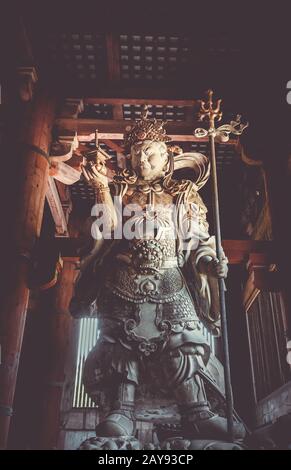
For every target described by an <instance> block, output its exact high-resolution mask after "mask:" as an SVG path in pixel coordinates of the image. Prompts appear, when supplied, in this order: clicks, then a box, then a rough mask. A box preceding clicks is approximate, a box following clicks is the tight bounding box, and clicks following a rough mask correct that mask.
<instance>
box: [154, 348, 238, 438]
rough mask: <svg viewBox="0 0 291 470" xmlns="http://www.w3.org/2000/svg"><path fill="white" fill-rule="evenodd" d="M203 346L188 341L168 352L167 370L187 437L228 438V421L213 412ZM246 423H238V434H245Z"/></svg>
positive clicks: (166, 358) (164, 365) (164, 367)
mask: <svg viewBox="0 0 291 470" xmlns="http://www.w3.org/2000/svg"><path fill="white" fill-rule="evenodd" d="M202 356H203V346H202V345H198V346H197V345H194V344H185V345H181V346H180V347H178V348H176V349H174V350H170V351H168V352H167V354H166V355H165V356H164V360H163V371H164V377H165V380H166V381H167V384H168V387H169V389H170V390H172V391H173V394H174V397H175V399H176V402H177V404H178V407H179V411H180V414H181V425H182V431H183V435H184V436H183V437H187V438H196V439H197V438H198V439H218V440H227V438H228V435H227V421H226V419H225V418H223V417H221V416H218V415H216V414H215V413H213V412H212V411H211V409H210V407H209V403H208V401H207V397H206V393H205V389H204V384H203V380H202V379H201V377H200V376H199V370H200V369H202V368H203V367H204V364H203V361H202ZM244 434H245V431H244V426H243V425H241V424H240V423H235V438H237V439H239V438H243V437H244Z"/></svg>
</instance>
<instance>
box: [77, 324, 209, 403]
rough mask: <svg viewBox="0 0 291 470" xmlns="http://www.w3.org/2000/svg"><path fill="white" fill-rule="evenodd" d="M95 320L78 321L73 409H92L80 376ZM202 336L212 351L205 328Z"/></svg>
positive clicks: (94, 336) (92, 341) (92, 343)
mask: <svg viewBox="0 0 291 470" xmlns="http://www.w3.org/2000/svg"><path fill="white" fill-rule="evenodd" d="M97 323H98V321H97V318H82V319H81V320H80V329H79V341H78V352H77V366H76V377H75V388H74V398H73V407H75V408H94V406H95V405H94V402H93V401H92V400H91V398H90V397H89V396H88V395H87V393H86V392H85V390H84V386H83V384H82V374H83V369H84V363H85V360H86V357H87V355H88V353H89V352H90V350H91V349H92V348H93V346H95V344H96V341H97V339H98V327H97ZM202 332H203V335H204V337H205V339H206V341H208V343H209V345H210V348H211V350H212V351H214V338H213V336H212V335H211V334H210V333H209V332H208V331H207V329H206V328H205V327H202Z"/></svg>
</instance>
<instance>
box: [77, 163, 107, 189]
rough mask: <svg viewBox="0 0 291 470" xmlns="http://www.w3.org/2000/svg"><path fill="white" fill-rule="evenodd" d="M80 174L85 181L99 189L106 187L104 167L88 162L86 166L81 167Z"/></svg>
mask: <svg viewBox="0 0 291 470" xmlns="http://www.w3.org/2000/svg"><path fill="white" fill-rule="evenodd" d="M82 173H83V175H84V177H85V179H86V180H87V181H88V182H89V183H91V184H93V185H94V186H98V187H100V188H107V187H108V178H107V176H106V173H107V170H106V166H105V165H104V164H102V163H100V162H97V163H95V162H92V161H88V162H87V163H86V165H83V166H82Z"/></svg>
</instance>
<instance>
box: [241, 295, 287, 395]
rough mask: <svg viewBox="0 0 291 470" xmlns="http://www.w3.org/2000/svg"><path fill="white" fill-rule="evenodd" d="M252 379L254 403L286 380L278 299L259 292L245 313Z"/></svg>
mask: <svg viewBox="0 0 291 470" xmlns="http://www.w3.org/2000/svg"><path fill="white" fill-rule="evenodd" d="M247 326H248V334H249V343H250V351H251V364H252V375H253V383H254V391H255V396H256V399H257V400H261V399H262V398H264V397H266V396H267V395H269V394H270V393H272V392H273V391H274V390H276V389H277V388H278V387H280V386H281V385H283V384H284V383H286V382H287V381H288V380H290V378H291V375H290V368H289V366H288V364H287V360H286V355H287V343H286V341H287V340H286V328H287V326H286V317H285V310H284V304H283V301H282V296H281V294H280V293H277V292H263V291H261V292H260V294H259V295H258V297H257V298H256V300H255V301H254V302H253V304H252V305H251V307H250V308H249V310H248V313H247Z"/></svg>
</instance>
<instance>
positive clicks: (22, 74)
mask: <svg viewBox="0 0 291 470" xmlns="http://www.w3.org/2000/svg"><path fill="white" fill-rule="evenodd" d="M17 73H18V78H19V95H20V98H21V100H22V101H30V100H31V99H32V97H33V92H34V87H35V83H36V82H37V73H36V70H35V67H18V69H17Z"/></svg>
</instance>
